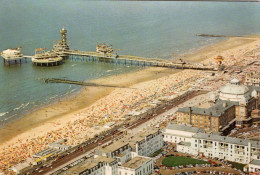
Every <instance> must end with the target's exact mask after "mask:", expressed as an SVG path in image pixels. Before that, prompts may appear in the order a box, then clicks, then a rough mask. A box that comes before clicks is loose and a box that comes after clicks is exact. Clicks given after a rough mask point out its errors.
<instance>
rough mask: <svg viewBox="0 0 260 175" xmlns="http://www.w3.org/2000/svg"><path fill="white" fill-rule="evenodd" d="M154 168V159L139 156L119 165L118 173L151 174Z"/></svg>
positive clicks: (120, 174) (130, 174) (119, 174)
mask: <svg viewBox="0 0 260 175" xmlns="http://www.w3.org/2000/svg"><path fill="white" fill-rule="evenodd" d="M153 169H154V168H153V159H151V158H149V157H141V156H137V157H135V158H133V159H132V160H130V161H129V162H127V163H125V164H123V165H122V166H121V167H119V168H118V175H149V174H152V172H153Z"/></svg>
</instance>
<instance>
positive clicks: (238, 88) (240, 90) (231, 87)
mask: <svg viewBox="0 0 260 175" xmlns="http://www.w3.org/2000/svg"><path fill="white" fill-rule="evenodd" d="M248 91H249V89H248V87H247V86H245V85H242V84H240V81H239V80H238V79H236V78H235V79H232V80H231V81H230V83H229V84H226V85H225V86H222V87H221V88H220V92H221V93H224V94H233V95H244V94H246V93H247V92H248Z"/></svg>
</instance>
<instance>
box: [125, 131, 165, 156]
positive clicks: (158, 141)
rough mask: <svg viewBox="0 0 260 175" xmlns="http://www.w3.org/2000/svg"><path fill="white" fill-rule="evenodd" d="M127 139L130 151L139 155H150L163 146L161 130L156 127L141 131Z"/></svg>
mask: <svg viewBox="0 0 260 175" xmlns="http://www.w3.org/2000/svg"><path fill="white" fill-rule="evenodd" d="M129 140H130V141H129V144H130V146H131V148H132V151H133V152H135V153H136V154H137V155H139V156H151V155H152V154H153V153H154V152H156V151H158V150H159V149H161V148H162V147H163V136H162V132H161V131H160V130H158V129H150V130H146V131H143V132H141V133H139V134H137V135H136V136H134V137H132V138H129Z"/></svg>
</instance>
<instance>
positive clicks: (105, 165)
mask: <svg viewBox="0 0 260 175" xmlns="http://www.w3.org/2000/svg"><path fill="white" fill-rule="evenodd" d="M66 174H75V175H80V174H85V175H118V164H117V161H116V159H113V158H107V157H104V156H96V157H92V158H89V159H87V160H86V161H84V162H82V163H81V164H80V165H77V166H74V167H72V168H70V169H68V170H67V172H66Z"/></svg>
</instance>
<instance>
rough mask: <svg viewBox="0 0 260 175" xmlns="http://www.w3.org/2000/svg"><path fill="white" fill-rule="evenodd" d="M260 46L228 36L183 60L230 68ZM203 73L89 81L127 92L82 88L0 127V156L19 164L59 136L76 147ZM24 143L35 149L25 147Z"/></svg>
mask: <svg viewBox="0 0 260 175" xmlns="http://www.w3.org/2000/svg"><path fill="white" fill-rule="evenodd" d="M259 46H260V37H259V36H255V37H243V38H241V37H239V38H229V39H228V40H226V41H221V42H218V43H216V44H213V45H209V46H207V47H205V48H201V49H199V50H198V51H196V52H195V53H193V54H187V56H188V58H189V59H185V61H190V60H192V61H194V62H195V61H196V62H202V63H210V62H215V60H214V58H215V57H216V56H218V55H219V54H221V55H222V56H223V57H224V58H226V60H224V63H225V64H226V65H227V66H229V65H232V64H233V63H234V61H233V59H232V57H230V55H231V54H232V55H234V56H235V57H237V58H238V61H239V59H242V58H243V55H245V54H246V53H247V52H248V51H252V50H254V49H256V48H259ZM236 61H237V60H236ZM218 74H221V73H218ZM207 75H208V74H207V71H206V72H205V74H204V72H203V71H199V70H174V69H168V68H156V67H150V68H146V69H144V70H140V71H137V72H131V73H127V74H120V75H116V76H109V77H104V78H100V79H96V80H93V81H91V82H94V83H98V84H107V85H114V86H115V85H117V86H124V87H127V88H110V87H86V88H84V89H83V90H82V92H80V93H79V94H78V95H76V96H75V97H71V98H69V99H68V100H64V101H59V102H58V103H57V104H54V105H50V106H48V107H43V108H42V109H39V110H36V111H35V112H33V113H31V114H29V115H27V116H25V117H24V118H22V119H20V120H19V121H17V122H14V123H13V124H11V125H9V126H8V127H7V128H4V129H1V130H0V136H1V137H0V142H1V143H0V150H3V151H1V152H0V158H1V157H3V158H4V160H5V161H6V160H8V157H7V156H5V155H8V156H10V153H11V155H12V153H13V151H14V150H17V152H19V153H18V154H17V155H20V154H21V153H22V154H24V155H23V156H21V155H20V156H18V158H16V159H15V161H14V162H16V163H18V162H21V160H23V158H26V157H29V156H30V155H32V154H33V153H35V152H38V151H39V150H42V149H44V148H47V146H48V143H51V142H55V141H56V140H58V139H60V138H68V142H67V143H66V144H69V145H76V144H78V143H80V142H81V141H83V140H87V139H89V138H91V137H93V136H94V135H95V134H97V133H99V132H102V131H104V130H105V128H104V127H103V125H104V124H105V123H108V122H112V121H113V122H121V121H123V120H124V118H123V117H122V116H124V115H126V114H127V113H128V112H132V111H134V110H136V109H137V110H139V111H141V110H143V109H145V108H146V107H147V105H149V104H150V103H151V102H152V101H153V100H155V99H159V98H161V97H165V96H172V95H174V96H175V95H176V94H177V95H178V94H180V93H182V92H185V91H187V90H188V89H189V88H190V87H191V86H192V85H193V84H194V82H196V81H197V80H200V79H202V78H206V76H207ZM214 78H217V77H214ZM86 99H88V100H86ZM106 117H108V118H106ZM35 119H37V120H35ZM28 145H34V146H32V147H30V148H28V147H29V146H28ZM8 147H9V148H8ZM20 148H22V152H21V150H19V149H20ZM10 149H11V150H10ZM23 149H26V151H24V150H23ZM10 151H11V152H10ZM8 153H9V154H8ZM21 158H22V159H21ZM7 162H8V161H7Z"/></svg>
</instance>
